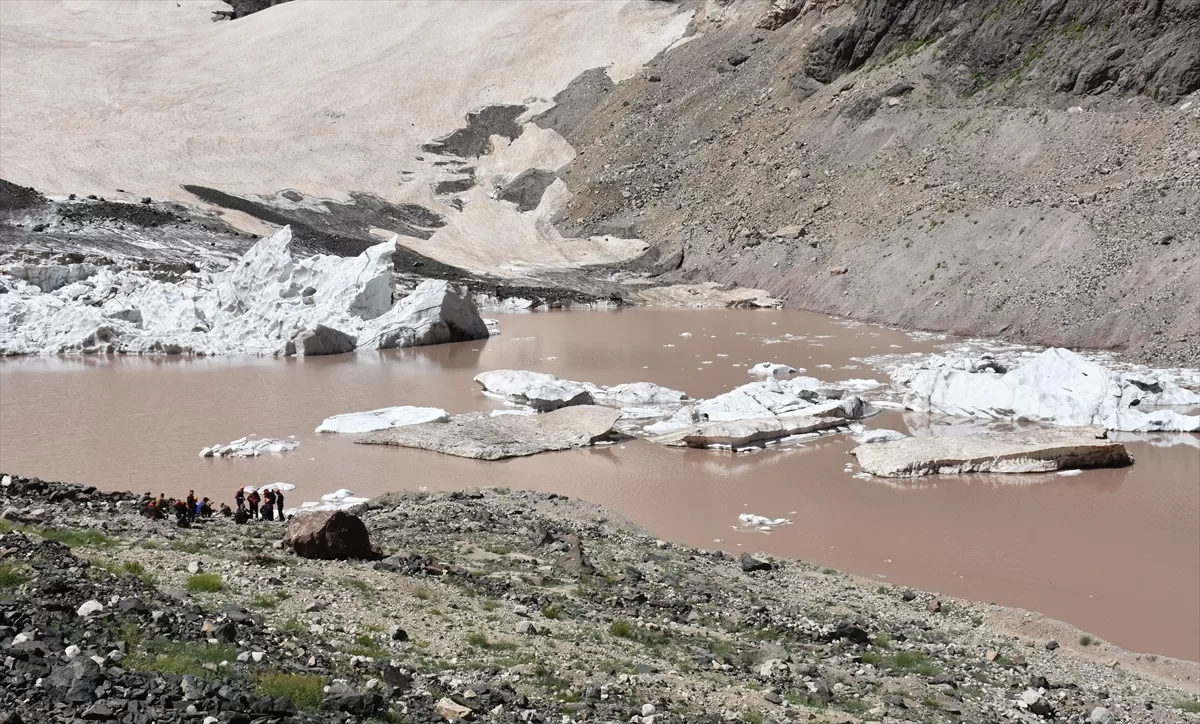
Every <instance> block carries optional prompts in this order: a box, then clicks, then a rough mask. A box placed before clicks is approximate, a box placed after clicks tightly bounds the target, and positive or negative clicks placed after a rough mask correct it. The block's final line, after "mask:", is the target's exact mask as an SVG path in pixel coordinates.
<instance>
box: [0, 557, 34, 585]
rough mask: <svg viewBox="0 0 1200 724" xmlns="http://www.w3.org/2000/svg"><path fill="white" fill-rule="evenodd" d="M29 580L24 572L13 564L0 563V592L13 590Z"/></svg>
mask: <svg viewBox="0 0 1200 724" xmlns="http://www.w3.org/2000/svg"><path fill="white" fill-rule="evenodd" d="M28 580H29V576H28V575H26V573H25V571H24V570H23V569H21V568H18V567H17V564H15V563H0V591H7V590H10V589H14V588H16V587H18V586H20V585H21V584H23V583H25V582H26V581H28Z"/></svg>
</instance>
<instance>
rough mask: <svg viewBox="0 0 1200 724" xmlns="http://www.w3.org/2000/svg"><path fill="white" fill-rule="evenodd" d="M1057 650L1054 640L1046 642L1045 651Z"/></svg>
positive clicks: (1056, 643)
mask: <svg viewBox="0 0 1200 724" xmlns="http://www.w3.org/2000/svg"><path fill="white" fill-rule="evenodd" d="M1057 648H1058V642H1057V641H1055V640H1054V639H1050V640H1049V641H1047V642H1046V650H1047V651H1053V650H1054V649H1057Z"/></svg>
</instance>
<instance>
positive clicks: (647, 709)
mask: <svg viewBox="0 0 1200 724" xmlns="http://www.w3.org/2000/svg"><path fill="white" fill-rule="evenodd" d="M656 711H658V709H657V708H655V706H654V705H653V704H649V703H646V704H642V716H654V712H656Z"/></svg>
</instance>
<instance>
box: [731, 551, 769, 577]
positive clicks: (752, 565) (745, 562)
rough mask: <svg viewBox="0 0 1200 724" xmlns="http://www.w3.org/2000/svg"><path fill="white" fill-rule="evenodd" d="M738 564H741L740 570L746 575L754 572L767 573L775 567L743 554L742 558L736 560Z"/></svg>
mask: <svg viewBox="0 0 1200 724" xmlns="http://www.w3.org/2000/svg"><path fill="white" fill-rule="evenodd" d="M738 562H739V563H740V564H741V566H742V570H743V571H745V572H746V573H753V572H755V571H769V570H771V569H772V568H774V567H775V565H774V564H772V563H771V562H770V561H767V560H764V559H762V558H758V557H756V556H752V555H750V554H749V553H743V554H742V557H741V558H740V559H738Z"/></svg>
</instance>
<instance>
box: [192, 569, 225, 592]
mask: <svg viewBox="0 0 1200 724" xmlns="http://www.w3.org/2000/svg"><path fill="white" fill-rule="evenodd" d="M224 589H225V583H224V582H223V581H222V580H221V574H220V573H197V574H196V575H194V576H190V577H189V578H188V579H187V590H188V593H216V592H218V591H221V590H224Z"/></svg>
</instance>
